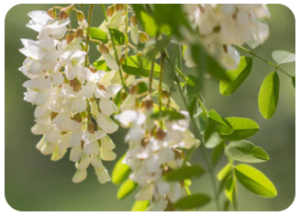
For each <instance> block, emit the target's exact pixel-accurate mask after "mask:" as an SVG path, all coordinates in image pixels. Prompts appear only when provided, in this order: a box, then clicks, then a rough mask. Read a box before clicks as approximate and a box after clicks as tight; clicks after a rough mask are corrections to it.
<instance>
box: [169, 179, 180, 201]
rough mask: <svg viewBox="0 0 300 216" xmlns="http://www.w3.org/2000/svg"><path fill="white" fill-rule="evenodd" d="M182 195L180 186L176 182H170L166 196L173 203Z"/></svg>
mask: <svg viewBox="0 0 300 216" xmlns="http://www.w3.org/2000/svg"><path fill="white" fill-rule="evenodd" d="M181 196H182V190H181V186H180V184H179V183H178V182H174V183H170V191H169V193H168V197H169V199H170V200H171V202H172V203H175V202H176V201H177V200H178V199H179V198H180V197H181Z"/></svg>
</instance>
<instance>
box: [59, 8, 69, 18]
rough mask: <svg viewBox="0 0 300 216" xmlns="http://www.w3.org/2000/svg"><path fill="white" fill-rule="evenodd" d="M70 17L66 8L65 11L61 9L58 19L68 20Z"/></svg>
mask: <svg viewBox="0 0 300 216" xmlns="http://www.w3.org/2000/svg"><path fill="white" fill-rule="evenodd" d="M68 16H69V14H68V11H67V9H65V8H64V9H61V10H60V11H59V15H58V18H59V19H60V20H64V19H67V18H68Z"/></svg>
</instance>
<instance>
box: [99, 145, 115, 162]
mask: <svg viewBox="0 0 300 216" xmlns="http://www.w3.org/2000/svg"><path fill="white" fill-rule="evenodd" d="M100 156H101V158H102V160H105V161H113V160H114V159H116V157H117V155H116V153H114V152H113V151H111V150H107V149H105V148H102V147H101V148H100Z"/></svg>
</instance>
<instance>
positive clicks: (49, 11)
mask: <svg viewBox="0 0 300 216" xmlns="http://www.w3.org/2000/svg"><path fill="white" fill-rule="evenodd" d="M47 13H48V15H49V16H50V17H52V18H53V19H55V18H56V10H55V9H54V8H50V9H49V10H48V11H47Z"/></svg>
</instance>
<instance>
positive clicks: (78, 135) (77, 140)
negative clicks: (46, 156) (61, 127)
mask: <svg viewBox="0 0 300 216" xmlns="http://www.w3.org/2000/svg"><path fill="white" fill-rule="evenodd" d="M82 135H83V132H82V130H77V131H74V132H73V133H72V134H71V137H70V146H71V147H76V146H79V145H80V144H81V140H82Z"/></svg>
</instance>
